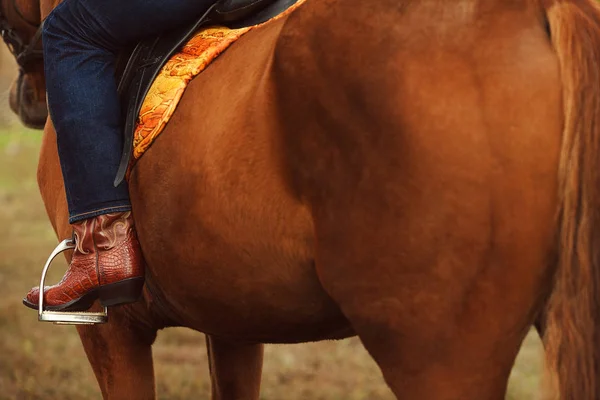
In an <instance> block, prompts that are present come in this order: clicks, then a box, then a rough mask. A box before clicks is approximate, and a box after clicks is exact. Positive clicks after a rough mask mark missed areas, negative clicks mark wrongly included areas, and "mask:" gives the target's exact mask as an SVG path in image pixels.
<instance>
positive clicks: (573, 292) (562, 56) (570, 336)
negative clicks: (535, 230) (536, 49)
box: [542, 0, 600, 400]
mask: <svg viewBox="0 0 600 400" xmlns="http://www.w3.org/2000/svg"><path fill="white" fill-rule="evenodd" d="M542 3H546V4H545V9H546V16H547V21H548V24H549V30H550V35H551V41H552V45H553V47H554V50H555V52H556V54H557V57H558V61H559V67H560V71H561V80H562V90H563V107H564V128H563V129H564V130H563V137H562V148H561V154H560V164H559V170H558V183H559V193H558V195H559V213H558V220H557V222H558V228H559V231H558V233H557V235H558V236H557V244H558V248H557V249H558V253H557V259H556V262H557V266H556V271H555V275H554V287H553V291H552V293H551V295H550V298H549V301H548V305H547V309H546V310H545V311H546V317H547V320H546V332H545V335H544V341H545V347H546V354H547V358H548V363H547V365H548V370H549V371H550V373H551V375H552V378H553V379H552V381H553V382H554V384H555V385H557V387H556V389H557V392H558V393H560V399H562V400H583V399H586V400H597V399H600V385H599V384H598V382H599V380H598V378H600V375H599V372H600V6H599V5H598V3H596V1H595V0H555V1H552V0H550V1H548V0H542Z"/></svg>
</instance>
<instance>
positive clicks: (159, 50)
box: [114, 0, 298, 186]
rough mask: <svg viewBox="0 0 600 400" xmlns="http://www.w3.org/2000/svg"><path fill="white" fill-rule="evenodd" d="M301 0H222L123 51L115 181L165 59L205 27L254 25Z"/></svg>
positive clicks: (120, 176)
mask: <svg viewBox="0 0 600 400" xmlns="http://www.w3.org/2000/svg"><path fill="white" fill-rule="evenodd" d="M297 1H298V0H219V1H218V2H217V3H215V4H214V5H212V6H211V7H210V8H209V9H208V10H207V11H206V12H205V13H204V15H203V16H202V17H201V18H200V19H199V20H197V21H195V22H194V23H193V24H191V25H188V26H182V27H181V28H179V29H176V30H173V31H170V32H167V33H165V34H163V35H161V36H157V37H153V38H149V39H146V40H144V41H142V42H140V43H138V44H137V45H136V46H135V47H134V48H133V49H129V50H127V51H126V52H124V53H123V54H122V55H121V57H120V58H119V62H118V63H117V71H120V73H118V81H119V86H118V91H119V96H120V99H121V107H122V113H123V117H124V119H125V121H124V122H125V131H124V138H123V153H122V155H121V162H120V164H119V170H118V172H117V176H116V178H115V182H114V185H115V186H117V185H119V184H120V183H121V182H122V181H123V179H125V174H126V172H127V168H128V166H129V162H130V161H131V155H132V150H133V134H134V131H135V127H136V123H137V119H138V115H139V113H140V109H141V106H142V103H143V101H144V98H145V97H146V95H147V93H148V91H149V90H150V86H152V83H153V82H154V79H155V78H156V76H157V75H158V73H159V72H160V70H161V68H162V67H163V66H164V65H165V63H166V62H167V61H168V60H169V59H170V58H171V57H172V56H173V55H174V54H175V53H176V52H177V51H179V50H180V49H181V47H182V46H183V45H185V43H187V42H188V40H189V39H190V38H191V37H192V36H193V35H194V34H195V33H196V32H197V31H198V30H199V29H200V28H202V27H205V26H210V25H224V26H227V27H230V28H242V27H246V26H253V25H257V24H260V23H263V22H266V21H268V20H269V19H271V18H273V17H275V16H277V15H278V14H281V13H282V12H284V11H285V10H287V9H288V8H289V7H290V6H292V5H294V4H295V3H296V2H297Z"/></svg>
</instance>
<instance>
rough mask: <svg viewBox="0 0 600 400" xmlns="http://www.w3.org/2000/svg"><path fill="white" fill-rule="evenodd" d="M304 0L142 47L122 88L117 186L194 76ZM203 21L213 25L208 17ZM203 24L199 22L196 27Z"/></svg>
mask: <svg viewBox="0 0 600 400" xmlns="http://www.w3.org/2000/svg"><path fill="white" fill-rule="evenodd" d="M304 1H305V0H274V1H271V2H270V3H269V6H267V7H266V8H264V9H263V10H262V11H261V12H259V13H254V15H252V16H251V17H249V18H246V20H245V21H244V20H243V21H238V22H236V23H229V24H228V25H229V27H226V26H222V25H212V24H210V25H209V24H204V25H209V26H208V27H203V28H198V29H192V31H191V32H190V31H189V29H188V30H187V32H186V31H182V32H179V33H174V34H172V35H171V36H170V37H167V38H164V39H163V38H155V39H152V41H150V42H148V43H141V44H139V45H138V46H137V47H136V49H134V51H133V52H132V55H131V57H130V59H129V61H128V64H127V66H126V67H125V69H124V71H123V75H122V78H121V83H120V84H119V92H120V94H121V101H122V104H123V107H124V112H125V114H126V121H125V133H124V134H125V137H124V143H125V145H124V149H123V155H122V158H121V165H120V168H119V173H118V175H117V177H116V179H115V185H118V184H119V183H120V182H121V181H122V180H123V179H124V178H125V177H128V176H129V174H130V173H131V169H132V168H133V166H134V165H135V162H136V161H137V160H138V159H139V158H140V157H141V156H142V155H143V154H144V152H145V151H146V150H148V148H149V147H150V146H151V145H152V143H153V142H154V140H155V139H156V138H157V137H158V135H160V133H161V132H162V131H163V129H164V128H165V126H166V125H167V123H168V122H169V119H170V118H171V116H172V115H173V113H174V112H175V109H176V107H177V105H178V104H179V101H180V100H181V98H182V96H183V93H184V92H185V89H186V87H187V86H188V84H189V82H190V81H191V80H192V79H193V78H194V77H195V76H197V75H198V74H200V73H201V72H202V71H203V70H204V69H206V68H207V67H208V66H209V64H210V63H211V62H212V61H213V60H214V59H216V58H217V57H218V56H219V55H220V54H221V53H223V52H224V51H225V50H226V49H227V48H228V47H229V46H231V45H232V44H233V43H234V42H235V41H236V40H237V39H239V38H240V37H242V36H243V35H244V34H245V33H247V32H249V31H250V30H252V29H255V28H257V27H260V26H262V25H264V24H267V23H270V22H272V21H274V20H276V19H279V18H281V17H283V16H286V15H288V14H289V13H291V12H292V11H293V10H295V9H296V8H297V7H299V6H300V5H301V4H302V3H304ZM203 20H206V21H208V22H210V18H206V16H205V17H203ZM203 20H201V21H200V23H196V28H197V27H198V25H201V24H202V22H203ZM161 40H162V41H163V43H161ZM164 42H166V45H165V43H164ZM173 43H175V44H173Z"/></svg>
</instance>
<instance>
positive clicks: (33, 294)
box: [25, 286, 40, 304]
mask: <svg viewBox="0 0 600 400" xmlns="http://www.w3.org/2000/svg"><path fill="white" fill-rule="evenodd" d="M25 300H27V301H28V302H30V303H33V304H37V303H38V301H39V300H40V288H39V287H38V286H36V287H34V288H32V289H31V290H30V291H29V293H27V296H25Z"/></svg>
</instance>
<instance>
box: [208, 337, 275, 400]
mask: <svg viewBox="0 0 600 400" xmlns="http://www.w3.org/2000/svg"><path fill="white" fill-rule="evenodd" d="M206 346H207V349H208V355H209V363H210V376H211V381H212V399H213V400H258V398H259V395H260V380H261V375H262V364H263V345H262V344H252V343H235V342H230V341H228V340H224V339H220V338H217V337H214V336H209V335H206Z"/></svg>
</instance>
